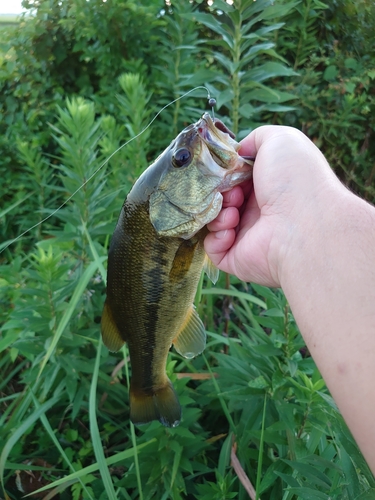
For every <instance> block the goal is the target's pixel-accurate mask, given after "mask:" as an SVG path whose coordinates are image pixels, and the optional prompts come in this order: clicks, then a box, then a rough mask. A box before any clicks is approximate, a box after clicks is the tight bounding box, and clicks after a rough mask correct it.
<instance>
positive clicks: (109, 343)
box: [101, 300, 125, 351]
mask: <svg viewBox="0 0 375 500" xmlns="http://www.w3.org/2000/svg"><path fill="white" fill-rule="evenodd" d="M101 327H102V336H103V342H104V344H105V346H106V347H107V348H108V349H109V350H110V351H118V350H120V349H121V347H122V346H123V345H124V344H125V341H124V340H123V339H122V338H121V335H120V332H119V331H118V328H117V326H116V323H115V321H114V319H113V316H112V311H111V307H110V306H109V304H108V300H106V301H105V304H104V308H103V314H102V322H101Z"/></svg>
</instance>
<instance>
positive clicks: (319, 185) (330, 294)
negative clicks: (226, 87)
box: [205, 126, 375, 474]
mask: <svg viewBox="0 0 375 500" xmlns="http://www.w3.org/2000/svg"><path fill="white" fill-rule="evenodd" d="M240 154H241V155H242V156H255V157H256V161H255V164H254V174H253V182H251V183H250V182H249V183H247V184H244V185H242V186H237V187H235V188H233V189H232V190H231V191H228V192H227V193H224V204H223V209H222V211H221V212H220V214H219V216H218V217H217V218H216V219H215V220H214V221H213V222H211V223H210V224H209V225H208V229H209V230H210V231H211V232H210V234H209V235H208V236H207V237H206V239H205V249H206V252H207V253H208V256H209V257H210V259H211V260H212V261H213V263H214V264H215V265H216V266H218V267H219V268H220V269H221V270H223V271H226V272H228V273H231V274H234V275H236V276H238V277H239V278H240V279H242V280H244V281H248V282H254V283H259V284H261V285H265V286H270V287H281V288H282V289H283V290H284V293H285V295H286V297H287V300H288V302H289V304H290V307H291V309H292V311H293V313H294V316H295V319H296V321H297V323H298V325H299V328H300V330H301V333H302V335H303V338H304V340H305V342H306V345H307V347H308V348H309V351H310V353H311V355H312V356H313V358H314V360H315V362H316V364H317V366H318V368H319V369H320V372H321V373H322V376H323V377H324V379H325V381H326V383H327V386H328V388H329V390H330V391H331V394H332V396H333V397H334V399H335V401H336V403H337V405H338V407H339V408H340V411H341V413H342V415H343V417H344V419H345V420H346V422H347V424H348V426H349V428H350V430H351V432H352V434H353V436H354V438H355V439H356V441H357V443H358V445H359V447H360V449H361V451H362V453H363V455H364V457H365V458H366V460H367V462H368V464H369V466H370V468H371V470H372V472H373V473H374V474H375V208H374V207H373V206H372V205H370V204H368V203H366V202H365V201H364V200H362V199H360V198H358V197H357V196H355V195H354V194H352V193H351V192H350V191H349V190H348V189H347V188H346V187H344V186H343V185H342V184H341V182H340V181H339V180H338V178H337V177H336V176H335V174H334V173H333V171H332V170H331V168H330V166H329V165H328V163H327V161H326V159H325V158H324V156H323V154H322V153H321V152H320V151H319V149H318V148H317V147H316V146H315V145H314V144H313V143H312V142H311V141H310V140H309V139H308V138H307V137H306V136H305V135H304V134H302V132H299V131H298V130H296V129H293V128H290V127H281V126H264V127H259V128H258V129H256V130H255V131H253V132H252V133H251V134H250V135H249V136H248V137H246V138H245V139H244V140H243V141H242V143H241V149H240Z"/></svg>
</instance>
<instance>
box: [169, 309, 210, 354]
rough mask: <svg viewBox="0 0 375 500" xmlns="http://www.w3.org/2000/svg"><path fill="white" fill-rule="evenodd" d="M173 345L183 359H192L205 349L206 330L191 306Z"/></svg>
mask: <svg viewBox="0 0 375 500" xmlns="http://www.w3.org/2000/svg"><path fill="white" fill-rule="evenodd" d="M173 345H174V347H175V349H176V351H177V352H178V353H179V354H181V356H184V358H194V356H197V355H198V354H200V353H201V352H202V351H203V350H204V348H205V347H206V330H205V328H204V325H203V323H202V321H201V319H200V317H199V316H198V313H197V311H196V310H195V309H194V306H191V309H190V310H189V312H188V314H187V316H186V319H185V321H184V324H183V325H182V328H181V330H180V332H179V334H178V335H177V337H176V338H175V339H174V341H173Z"/></svg>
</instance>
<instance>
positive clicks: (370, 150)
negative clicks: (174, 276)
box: [0, 0, 375, 500]
mask: <svg viewBox="0 0 375 500" xmlns="http://www.w3.org/2000/svg"><path fill="white" fill-rule="evenodd" d="M24 3H25V5H26V6H29V7H30V8H31V7H33V10H32V12H33V15H32V16H24V17H23V18H22V19H21V20H20V22H19V24H18V25H17V26H13V27H8V28H3V29H2V37H1V41H0V149H1V155H0V175H1V179H2V183H1V188H0V189H1V191H0V192H1V200H2V203H1V206H0V232H1V239H0V248H2V249H4V251H3V253H2V254H1V256H0V287H1V292H0V304H1V310H0V325H1V334H0V480H1V485H2V488H3V490H2V493H0V496H1V495H2V496H3V497H5V498H15V499H16V498H20V497H21V496H22V495H23V494H26V493H33V492H35V491H36V490H37V489H38V488H40V487H45V488H46V490H45V491H44V492H43V493H39V494H34V496H33V498H45V499H49V498H61V499H62V500H64V499H70V498H73V499H76V500H78V499H90V498H91V499H93V498H95V499H108V498H109V499H112V498H119V499H122V498H124V499H127V500H129V499H138V498H141V499H148V498H157V499H169V498H170V499H184V498H187V499H193V498H198V499H200V500H205V499H207V500H208V499H210V500H212V499H230V498H239V499H245V498H248V497H249V496H250V497H251V498H253V499H255V498H258V499H259V498H262V500H279V499H282V500H295V499H303V500H308V499H313V500H316V499H327V500H328V499H348V500H354V499H357V500H366V499H371V498H374V497H375V480H374V478H373V476H372V474H371V473H370V471H369V469H368V467H367V465H366V463H365V462H364V460H363V458H362V455H361V453H360V452H359V450H358V448H357V446H356V444H355V443H354V441H353V439H352V437H351V435H350V433H349V431H348V429H347V428H346V426H345V424H344V422H343V420H342V418H341V416H340V414H339V412H338V411H337V408H336V406H335V404H334V402H333V401H332V399H331V397H330V395H329V394H328V392H327V389H326V387H325V384H324V381H323V380H322V378H321V376H320V374H319V372H318V370H317V368H316V367H315V364H314V362H313V360H312V359H311V357H310V356H309V353H308V351H307V350H306V348H305V347H304V343H303V340H302V339H301V336H300V334H299V332H298V328H297V326H296V324H295V322H294V319H293V316H292V313H291V311H290V309H289V306H288V304H287V302H286V300H285V297H284V296H283V294H282V293H281V292H280V291H275V290H270V289H267V288H262V287H259V286H256V285H252V286H250V285H247V284H245V283H241V282H239V281H238V280H236V279H235V278H230V280H228V278H227V277H225V276H221V278H220V281H219V283H218V284H217V285H216V287H212V286H211V285H210V283H209V282H205V281H204V282H203V283H202V288H201V289H200V290H199V293H198V297H197V304H198V309H199V313H200V315H201V317H202V319H203V320H204V322H205V324H206V327H207V332H208V345H207V349H206V350H205V353H204V355H202V356H199V357H198V358H196V359H194V360H185V359H182V358H181V357H180V356H178V355H177V354H176V353H175V352H173V351H172V352H171V354H170V360H169V364H168V373H169V374H170V376H171V378H172V380H173V382H174V385H175V387H176V389H177V391H178V393H179V397H180V400H181V403H182V405H183V420H182V423H181V424H180V426H179V427H177V428H176V429H166V428H164V427H162V426H161V425H160V424H159V423H157V422H154V423H152V424H149V425H146V426H143V427H140V428H137V429H135V428H134V427H133V426H132V425H131V424H130V423H129V420H128V390H127V387H128V379H129V374H128V368H127V363H126V361H127V352H126V349H124V350H123V352H122V353H119V354H116V355H114V354H111V353H109V352H108V351H107V349H106V348H105V347H104V346H103V345H102V342H101V339H100V334H99V325H98V317H100V314H101V309H102V305H103V301H104V291H105V265H106V263H105V262H106V255H107V249H108V243H109V239H110V235H111V234H112V231H113V229H114V225H115V223H116V220H117V216H118V213H119V211H120V207H121V205H122V202H123V199H124V197H125V195H126V193H127V191H128V190H129V188H130V186H131V185H132V183H133V182H134V180H135V178H136V177H137V176H138V175H139V173H140V172H141V171H142V170H143V169H144V168H145V167H146V166H147V165H148V164H149V162H150V161H151V160H152V159H153V158H154V157H155V156H156V155H157V154H159V152H160V151H162V150H163V148H164V147H165V146H166V145H167V144H168V143H169V142H170V140H171V139H172V138H173V137H174V136H175V135H176V134H177V133H178V132H179V131H180V130H181V129H182V128H183V127H184V126H186V125H187V124H189V123H191V122H192V121H196V120H197V118H198V117H199V115H200V114H201V113H202V111H203V110H204V109H205V107H206V96H205V93H204V92H202V91H196V92H195V93H193V94H190V95H189V96H188V97H186V98H184V99H183V100H179V101H178V102H177V103H175V104H174V105H173V106H170V107H168V108H167V109H166V110H165V111H163V113H162V114H161V115H160V116H159V117H158V119H157V121H155V122H154V123H153V125H152V127H151V128H150V129H148V130H147V131H146V132H145V133H144V134H143V135H141V136H140V137H139V138H138V139H137V140H136V141H134V142H132V143H131V144H129V145H128V146H126V147H125V148H123V149H121V151H120V152H118V153H117V154H116V155H115V156H113V157H112V158H111V159H110V161H109V162H108V163H107V164H105V166H104V167H103V168H102V169H101V170H100V172H99V173H98V174H97V175H96V176H95V177H94V178H93V179H92V180H91V181H89V182H88V183H87V184H85V185H84V187H83V188H82V189H81V190H80V191H79V192H78V193H76V194H75V195H74V197H73V199H72V200H71V201H70V202H69V203H68V204H66V205H65V206H64V207H63V208H62V209H61V210H59V211H58V212H57V213H55V214H54V215H53V216H52V217H51V218H50V219H48V220H47V221H46V222H44V223H43V224H42V225H39V226H37V227H34V228H33V229H32V230H31V231H29V232H28V233H27V234H26V235H25V236H24V237H22V238H21V239H19V240H18V241H17V242H16V243H13V244H12V245H11V246H9V247H8V248H5V247H6V246H7V245H8V244H9V243H10V242H11V241H12V239H13V238H15V237H16V236H18V235H20V234H21V233H22V232H23V231H25V230H27V229H28V228H29V227H31V226H34V225H35V224H37V223H38V222H40V221H41V220H42V219H44V218H46V217H47V216H48V215H50V214H51V213H52V212H54V211H55V209H56V208H57V207H59V206H60V205H61V204H62V203H63V202H65V201H66V200H67V199H68V197H69V196H71V195H72V194H73V193H75V192H76V190H77V189H78V188H79V187H80V186H81V184H82V183H83V182H85V181H87V180H88V179H89V178H90V177H91V176H92V175H93V173H94V172H95V171H96V170H97V169H98V167H99V166H101V165H102V164H103V162H104V160H105V159H106V158H108V156H109V155H110V154H111V153H112V152H113V151H115V150H116V149H117V148H118V147H119V146H120V145H121V144H123V143H124V142H125V141H127V140H129V139H130V138H131V137H133V136H134V135H136V134H137V133H139V132H140V131H141V130H142V129H143V128H144V127H145V125H146V124H147V123H148V122H149V121H150V119H151V118H152V117H153V116H154V115H155V114H156V112H157V111H159V109H160V108H161V107H162V106H164V105H166V104H167V103H168V102H170V101H171V100H173V99H176V98H177V97H179V96H181V95H182V94H183V93H184V92H186V91H189V90H191V89H192V88H193V87H195V86H197V85H202V84H205V85H206V86H207V87H208V88H209V89H210V91H211V94H212V95H213V96H214V97H216V99H217V111H216V113H217V114H218V115H219V116H220V117H221V118H222V119H223V120H224V121H225V123H226V124H227V125H228V126H229V127H231V128H232V129H233V130H234V131H235V132H236V133H237V135H238V137H240V138H241V137H242V136H244V135H245V134H247V133H248V131H249V130H251V129H252V128H254V127H255V126H257V125H259V124H264V123H280V124H281V123H283V124H289V125H293V126H295V127H298V128H300V129H302V130H303V131H304V132H305V133H306V134H307V135H308V136H309V137H310V138H311V139H312V140H314V141H315V143H316V144H317V145H318V146H319V147H320V148H321V149H322V150H323V152H324V153H325V155H326V156H327V157H328V159H329V160H330V162H331V165H332V168H334V169H335V170H336V172H337V173H338V175H339V176H340V177H341V178H342V179H343V181H344V182H345V183H346V184H347V185H349V186H350V187H351V189H353V190H355V191H356V192H358V193H359V194H360V195H361V196H363V197H365V198H366V199H368V200H369V201H372V202H373V201H374V200H375V191H374V176H375V150H374V147H375V146H374V144H375V141H374V130H375V126H374V119H375V118H374V116H375V109H374V104H375V93H374V89H375V85H374V80H375V69H374V67H375V66H374V60H375V54H374V51H375V48H374V44H373V33H374V31H375V7H374V3H373V2H372V1H371V0H359V1H357V2H352V1H351V0H350V1H349V0H334V1H331V2H327V3H323V2H321V1H319V0H291V1H289V0H277V1H276V2H271V1H269V0H257V1H256V2H254V1H253V0H234V5H233V6H230V5H228V4H226V3H225V2H223V1H220V0H215V1H214V3H213V5H212V6H208V5H207V4H206V3H205V2H203V1H192V2H177V1H176V2H173V1H172V5H171V6H167V5H165V4H164V2H163V1H162V0H136V1H135V0H107V2H103V1H102V0H90V1H88V2H87V1H86V0H35V1H34V2H33V3H32V4H31V3H30V5H28V2H27V0H26V1H25V2H24ZM305 293H306V299H307V300H308V290H306V292H305Z"/></svg>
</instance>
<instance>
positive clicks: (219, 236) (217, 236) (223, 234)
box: [215, 229, 228, 240]
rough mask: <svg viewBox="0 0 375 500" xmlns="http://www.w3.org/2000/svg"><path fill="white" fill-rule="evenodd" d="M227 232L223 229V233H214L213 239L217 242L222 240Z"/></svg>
mask: <svg viewBox="0 0 375 500" xmlns="http://www.w3.org/2000/svg"><path fill="white" fill-rule="evenodd" d="M227 232H228V230H227V229H224V230H223V231H217V232H216V233H215V237H216V238H217V239H218V240H222V239H224V238H225V236H226V235H227Z"/></svg>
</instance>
